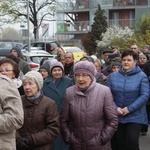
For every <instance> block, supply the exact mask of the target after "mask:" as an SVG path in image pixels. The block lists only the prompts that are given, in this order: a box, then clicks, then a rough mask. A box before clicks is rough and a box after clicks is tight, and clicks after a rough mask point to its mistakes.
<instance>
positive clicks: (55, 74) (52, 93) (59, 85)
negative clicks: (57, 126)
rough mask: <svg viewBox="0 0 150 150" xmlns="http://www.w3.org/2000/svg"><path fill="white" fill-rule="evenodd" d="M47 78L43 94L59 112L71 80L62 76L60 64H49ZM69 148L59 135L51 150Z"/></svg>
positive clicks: (62, 70) (66, 149) (62, 67)
mask: <svg viewBox="0 0 150 150" xmlns="http://www.w3.org/2000/svg"><path fill="white" fill-rule="evenodd" d="M50 73H51V76H49V77H48V78H47V79H46V80H45V81H44V85H43V93H44V94H45V95H46V96H48V97H50V98H52V99H53V100H54V101H55V102H56V103H57V107H58V111H59V112H60V111H61V106H62V102H63V98H64V94H65V91H66V89H67V88H68V87H69V86H70V84H71V79H70V78H68V77H65V76H64V66H63V65H62V63H61V62H52V63H51V64H50ZM68 149H69V147H68V145H66V144H65V143H64V141H63V138H62V137H61V134H59V135H58V136H57V138H56V139H55V140H54V143H53V150H68Z"/></svg>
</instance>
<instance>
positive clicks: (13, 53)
mask: <svg viewBox="0 0 150 150" xmlns="http://www.w3.org/2000/svg"><path fill="white" fill-rule="evenodd" d="M10 54H11V55H14V56H15V57H17V58H18V57H19V55H18V53H17V52H16V50H12V51H11V53H10Z"/></svg>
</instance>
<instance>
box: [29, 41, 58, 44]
mask: <svg viewBox="0 0 150 150" xmlns="http://www.w3.org/2000/svg"><path fill="white" fill-rule="evenodd" d="M53 42H57V41H36V42H31V44H32V43H53Z"/></svg>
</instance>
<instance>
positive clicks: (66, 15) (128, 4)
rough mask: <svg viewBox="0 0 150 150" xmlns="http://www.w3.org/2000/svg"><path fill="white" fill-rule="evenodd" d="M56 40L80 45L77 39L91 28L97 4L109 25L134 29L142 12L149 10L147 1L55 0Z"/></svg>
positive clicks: (148, 1) (149, 5) (149, 11)
mask: <svg viewBox="0 0 150 150" xmlns="http://www.w3.org/2000/svg"><path fill="white" fill-rule="evenodd" d="M56 2H57V3H56V6H57V11H56V18H57V19H56V20H57V21H56V25H57V31H56V39H57V40H58V41H59V42H60V43H62V44H63V43H64V44H67V43H68V44H74V45H78V46H80V38H81V36H82V35H83V34H84V33H88V32H89V31H90V30H91V25H92V24H93V18H94V16H95V15H94V13H95V11H96V10H97V6H98V4H100V5H101V8H102V9H104V10H105V15H106V17H107V22H108V26H113V25H119V26H123V27H125V26H129V27H130V28H131V29H134V28H135V25H136V22H137V21H138V20H139V19H140V18H141V16H142V15H144V14H148V13H150V0H56Z"/></svg>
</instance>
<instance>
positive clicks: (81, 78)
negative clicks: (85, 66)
mask: <svg viewBox="0 0 150 150" xmlns="http://www.w3.org/2000/svg"><path fill="white" fill-rule="evenodd" d="M75 78H76V85H77V86H78V87H79V88H81V89H84V88H86V87H88V86H89V85H90V83H91V82H92V79H91V77H90V76H89V75H88V74H86V73H76V74H75Z"/></svg>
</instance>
